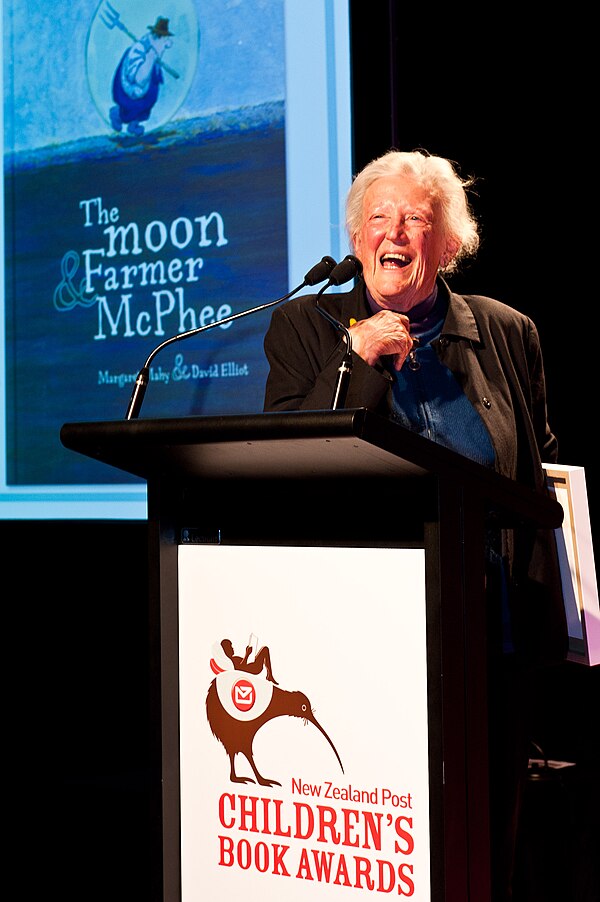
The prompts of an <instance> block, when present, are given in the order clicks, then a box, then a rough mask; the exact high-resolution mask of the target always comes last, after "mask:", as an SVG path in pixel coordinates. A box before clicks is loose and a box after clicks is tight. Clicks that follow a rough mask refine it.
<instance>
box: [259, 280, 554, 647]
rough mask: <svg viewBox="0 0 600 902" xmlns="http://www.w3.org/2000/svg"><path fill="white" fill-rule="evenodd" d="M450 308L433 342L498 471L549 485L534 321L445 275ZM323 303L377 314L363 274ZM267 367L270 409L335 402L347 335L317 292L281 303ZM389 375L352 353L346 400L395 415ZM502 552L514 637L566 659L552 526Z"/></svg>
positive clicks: (340, 312) (516, 539)
mask: <svg viewBox="0 0 600 902" xmlns="http://www.w3.org/2000/svg"><path fill="white" fill-rule="evenodd" d="M438 290H440V291H444V292H446V293H447V295H448V312H447V315H446V319H445V321H444V325H443V328H442V332H441V335H440V338H439V339H437V340H436V341H435V342H434V346H435V347H436V350H437V353H438V355H439V358H440V361H441V362H442V363H443V364H444V365H445V366H447V367H448V368H449V369H450V370H451V371H452V372H453V373H454V375H455V377H456V378H457V380H458V381H459V383H460V385H461V386H462V388H463V391H464V392H465V395H466V396H467V397H468V399H469V400H470V401H471V403H472V404H473V406H474V407H475V408H476V410H477V411H478V412H479V413H480V415H481V417H482V420H483V422H484V423H485V425H486V427H487V430H488V432H489V434H490V438H491V440H492V444H493V446H494V450H495V455H496V470H497V471H498V472H499V473H501V474H502V475H504V476H507V477H509V478H510V479H514V480H516V481H517V482H519V483H522V484H524V485H527V486H530V487H533V488H535V489H537V490H539V491H543V490H544V486H545V477H544V471H543V469H542V466H541V463H542V461H544V462H545V463H554V462H556V460H557V454H558V448H557V441H556V438H555V436H554V435H553V433H552V431H551V429H550V426H549V425H548V421H547V411H546V389H545V379H544V367H543V361H542V352H541V348H540V341H539V336H538V332H537V329H536V327H535V325H534V323H533V322H532V321H531V319H529V317H527V316H525V315H524V314H522V313H519V312H518V311H517V310H514V309H513V308H511V307H508V306H507V305H506V304H502V303H500V302H499V301H496V300H493V299H492V298H487V297H482V296H479V295H459V294H455V293H453V292H451V291H450V289H449V288H448V286H447V285H446V283H445V282H444V281H443V280H441V279H440V280H438ZM320 303H321V305H322V306H323V307H325V308H326V309H327V310H328V311H329V312H330V313H331V314H332V316H333V317H334V318H335V319H337V320H338V321H340V322H342V323H343V324H344V325H345V326H349V325H350V322H351V320H352V319H356V320H361V319H365V318H366V317H368V316H369V315H370V313H371V311H370V308H369V305H368V303H367V299H366V294H365V285H364V282H363V281H362V279H361V280H358V281H357V284H356V285H355V287H354V288H353V289H352V290H351V291H349V292H345V293H340V294H328V295H325V296H323V297H322V298H321V300H320ZM264 348H265V353H266V356H267V360H268V362H269V366H270V370H269V375H268V378H267V384H266V391H265V402H264V409H265V411H276V410H323V409H327V408H329V407H331V403H332V398H333V395H334V390H335V386H336V381H337V377H338V367H339V365H340V362H341V360H342V358H343V355H344V352H345V349H346V345H345V342H344V340H343V335H342V333H341V332H339V331H338V330H337V329H336V328H335V327H334V326H332V325H331V323H330V322H328V321H327V320H326V319H325V317H323V316H322V315H321V314H320V313H319V312H318V310H317V309H316V304H315V298H314V297H312V296H310V297H306V296H303V297H299V298H295V299H293V300H291V301H288V302H287V303H286V304H284V305H283V306H281V307H279V308H277V309H276V310H275V311H274V313H273V315H272V318H271V324H270V327H269V329H268V331H267V333H266V336H265V341H264ZM391 386H392V377H391V376H390V374H389V373H388V371H387V370H385V369H383V368H380V367H371V366H369V365H368V364H367V363H366V362H365V361H364V360H362V358H360V357H359V356H358V355H356V354H353V364H352V377H351V380H350V384H349V388H348V394H347V396H346V399H345V406H346V407H348V408H352V407H368V408H370V409H371V410H375V411H377V412H379V413H382V414H384V415H387V414H389V411H390V403H391V395H392V392H391ZM502 552H503V555H504V557H505V560H506V562H507V564H508V567H509V573H510V578H511V590H512V591H511V616H512V622H513V640H514V642H515V644H516V646H517V649H518V651H520V652H522V653H523V654H524V655H525V656H526V657H528V658H532V659H534V660H551V661H554V660H561V659H562V658H563V657H564V655H565V653H566V643H567V633H566V625H565V612H564V605H563V600H562V591H561V586H560V574H559V570H558V562H557V559H556V547H555V541H554V535H553V533H552V531H548V530H530V529H519V530H518V531H515V532H514V534H513V531H512V530H511V531H504V532H503V534H502Z"/></svg>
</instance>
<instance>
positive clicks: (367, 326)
mask: <svg viewBox="0 0 600 902" xmlns="http://www.w3.org/2000/svg"><path fill="white" fill-rule="evenodd" d="M409 327H410V322H409V319H408V317H407V316H405V315H404V314H403V313H395V312H394V311H393V310H380V311H379V312H378V313H375V314H374V315H373V316H370V317H368V318H367V319H362V320H360V321H359V322H357V323H354V324H353V325H352V326H350V334H351V336H352V350H353V351H355V352H356V353H357V354H358V356H359V357H362V359H363V360H365V361H366V362H367V363H368V364H369V366H374V365H375V364H376V363H378V362H379V359H380V358H381V357H383V356H390V357H392V358H393V361H394V369H395V370H400V369H401V367H402V364H403V363H404V361H405V360H406V358H407V357H408V355H409V354H410V351H411V349H412V346H413V340H412V338H411V337H410V333H409Z"/></svg>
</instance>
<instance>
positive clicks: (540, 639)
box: [264, 151, 566, 902]
mask: <svg viewBox="0 0 600 902" xmlns="http://www.w3.org/2000/svg"><path fill="white" fill-rule="evenodd" d="M470 185H471V183H470V181H468V180H463V179H462V178H461V177H460V176H459V174H458V172H457V171H456V169H455V168H454V166H453V165H452V164H451V163H450V162H449V161H448V160H446V159H443V158H441V157H437V156H431V155H428V154H426V153H423V152H420V151H418V152H412V153H403V152H398V151H390V152H388V153H386V154H384V155H383V156H382V157H380V158H378V159H376V160H374V161H372V162H371V163H369V164H368V165H367V166H366V167H365V168H364V169H363V170H362V172H360V173H359V174H358V175H357V176H356V178H355V179H354V181H353V184H352V187H351V189H350V192H349V195H348V199H347V207H346V211H347V228H348V233H349V238H350V241H351V246H352V248H353V250H354V253H355V255H356V256H357V257H358V259H359V260H360V262H361V263H362V275H361V277H359V278H358V279H357V280H356V283H355V286H354V287H353V289H352V290H351V291H349V292H343V293H339V294H327V295H326V296H325V295H324V296H322V297H321V299H320V301H319V303H320V305H321V306H323V307H324V308H326V310H327V311H328V312H329V314H330V315H331V316H332V317H333V318H334V319H335V320H337V321H338V322H339V323H341V324H342V325H343V326H344V327H345V328H346V329H348V331H349V334H350V339H351V350H352V376H351V380H350V383H349V386H348V389H347V395H346V398H345V406H346V407H368V408H371V409H372V410H375V411H378V412H380V413H383V414H384V415H386V416H389V417H390V418H392V419H393V420H395V421H397V422H398V423H400V424H402V425H403V426H404V427H406V428H408V429H411V430H414V431H416V432H418V433H420V434H421V435H423V436H426V437H427V438H429V439H431V440H433V441H435V442H440V443H441V444H443V445H446V446H447V447H449V448H452V449H453V450H455V451H457V452H459V453H460V454H463V455H465V456H467V457H469V458H471V459H473V460H475V461H477V462H478V463H480V464H482V465H484V466H489V467H493V468H494V469H495V470H496V471H497V472H499V473H502V474H503V475H505V476H508V477H510V478H511V479H515V480H517V481H519V482H521V483H523V484H526V485H529V486H532V487H535V488H537V489H541V488H542V487H543V485H544V472H543V469H542V464H541V462H542V461H545V462H553V461H555V460H556V456H557V442H556V438H555V436H554V435H553V433H552V431H551V429H550V427H549V425H548V422H547V415H546V395H545V381H544V371H543V363H542V354H541V350H540V341H539V336H538V332H537V330H536V327H535V325H534V323H533V322H532V321H531V320H530V319H529V317H527V316H525V315H524V314H522V313H520V312H518V311H516V310H514V309H512V308H511V307H509V306H507V305H506V304H503V303H501V302H499V301H497V300H493V299H491V298H489V297H484V296H480V295H461V294H456V293H454V292H453V291H451V289H450V287H449V286H448V284H447V282H446V280H445V279H444V277H443V276H444V275H449V274H450V273H452V271H453V270H455V269H456V268H457V266H458V264H459V263H460V262H461V260H463V259H466V258H468V257H470V256H472V255H474V254H475V252H476V251H477V248H478V245H479V233H478V226H477V222H476V220H475V218H474V216H473V214H472V212H471V209H470V205H469V202H468V195H467V191H468V189H469V187H470ZM264 346H265V353H266V356H267V359H268V362H269V366H270V370H269V375H268V378H267V385H266V393H265V403H264V409H265V410H266V411H276V410H316V409H327V408H329V407H331V404H332V398H333V397H334V392H335V387H336V381H337V379H338V368H339V366H340V363H341V362H342V359H343V358H344V355H345V354H346V349H347V342H346V341H345V339H344V334H343V332H342V331H340V330H337V329H336V328H334V327H333V326H332V324H331V322H330V321H328V320H327V319H326V318H325V317H324V316H322V315H321V314H320V313H319V311H318V309H317V305H316V304H315V303H311V299H310V298H306V297H300V298H296V299H294V300H292V301H289V302H288V303H286V304H285V305H283V306H282V307H279V308H277V309H276V310H275V312H274V313H273V316H272V319H271V325H270V327H269V329H268V332H267V334H266V336H265V345H264ZM532 532H533V534H532ZM487 557H488V570H489V575H490V579H489V585H490V586H491V585H492V582H493V584H494V585H496V586H499V585H503V586H505V587H506V586H508V587H509V590H508V591H504V592H503V593H502V599H501V601H502V604H503V607H504V612H505V616H504V618H503V621H504V624H502V623H499V624H498V634H497V635H496V636H494V637H491V639H490V649H491V652H492V654H491V657H492V668H493V673H492V678H491V681H490V687H491V688H490V692H491V693H492V698H491V700H490V710H491V717H492V720H491V739H490V748H491V752H492V761H491V771H492V780H493V787H494V793H493V797H492V824H491V826H492V837H493V839H492V852H493V857H492V860H493V868H494V870H493V883H494V893H495V895H494V898H495V899H498V900H503V902H504V900H507V899H510V898H511V890H510V872H511V859H512V854H513V851H514V842H515V835H516V832H515V812H516V810H517V800H518V795H519V782H520V781H521V782H522V779H523V777H524V776H525V777H526V774H527V757H528V753H527V747H528V739H529V737H528V735H527V732H526V730H525V729H524V728H521V727H522V719H521V713H522V712H521V711H520V710H517V708H518V706H519V704H520V702H521V701H522V700H523V698H524V696H525V693H524V691H523V689H524V688H527V673H528V671H527V669H526V667H527V666H529V665H530V664H531V662H532V661H535V662H536V663H540V662H555V661H560V660H562V658H563V657H564V655H565V652H566V629H565V618H564V607H563V604H562V596H561V593H560V580H559V577H558V571H557V569H556V568H557V565H556V554H555V548H554V547H553V536H552V534H551V533H550V532H543V531H530V530H523V531H518V532H517V531H515V533H514V534H513V533H512V532H503V533H502V535H498V536H495V537H490V547H489V548H488V552H487ZM492 574H495V575H496V576H498V575H499V574H501V579H492ZM499 620H500V618H499ZM507 624H508V625H507ZM505 627H506V628H505ZM494 649H497V651H498V654H497V656H495V655H494ZM499 661H500V662H501V663H500V664H498V662H499ZM494 668H495V669H494ZM511 687H512V691H511ZM511 774H512V776H511ZM517 776H518V779H517ZM495 793H497V795H496V794H495Z"/></svg>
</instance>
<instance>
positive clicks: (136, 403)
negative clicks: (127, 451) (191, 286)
mask: <svg viewBox="0 0 600 902" xmlns="http://www.w3.org/2000/svg"><path fill="white" fill-rule="evenodd" d="M338 266H339V264H337V263H336V261H335V260H334V259H333V257H327V256H325V257H322V259H321V260H319V262H318V263H315V265H314V266H313V267H312V268H311V269H309V271H308V272H307V273H306V275H305V276H304V279H303V280H302V282H301V283H300V285H297V286H296V287H295V288H293V289H292V291H288V293H287V294H284V295H283V296H282V297H280V298H277V299H276V300H274V301H268V302H267V303H266V304H259V305H258V306H257V307H251V308H250V309H249V310H242V311H240V313H233V314H232V315H231V316H226V317H225V318H224V319H219V320H215V321H214V322H212V323H206V324H205V325H204V326H199V327H198V328H197V329H189V330H188V331H187V332H179V333H178V334H177V335H172V336H171V337H170V338H167V339H165V341H163V342H161V343H160V344H159V345H157V346H156V347H155V348H154V350H153V351H151V353H150V354H149V355H148V357H147V358H146V362H145V363H144V365H143V367H142V368H141V370H140V371H139V373H138V375H137V378H136V380H135V385H134V387H133V391H132V393H131V398H130V399H129V406H128V408H127V413H126V414H125V419H126V420H135V419H137V417H138V416H139V413H140V410H141V407H142V404H143V402H144V395H145V394H146V389H147V387H148V383H149V381H150V364H151V363H152V361H153V360H154V358H155V357H156V355H157V354H158V353H159V351H162V349H163V348H166V347H167V345H170V344H173V342H175V341H182V340H183V339H184V338H191V337H192V335H198V334H199V333H200V332H205V331H206V330H207V329H213V328H214V327H215V326H223V325H225V324H226V323H231V322H233V320H235V319H240V317H242V316H248V315H249V314H250V313H259V312H260V311H261V310H266V309H267V308H268V307H273V306H275V304H280V303H281V302H282V301H287V300H288V299H289V298H291V297H292V295H294V294H296V293H297V292H298V291H301V290H302V289H303V288H306V287H307V286H310V285H317V284H318V283H319V282H322V281H323V280H324V279H327V278H329V277H330V276H331V273H332V272H335V270H336V269H337V268H338ZM336 284H337V283H336Z"/></svg>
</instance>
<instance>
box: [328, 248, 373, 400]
mask: <svg viewBox="0 0 600 902" xmlns="http://www.w3.org/2000/svg"><path fill="white" fill-rule="evenodd" d="M361 272H362V263H361V262H360V260H359V259H358V258H357V257H354V256H353V255H352V254H347V255H346V256H345V257H344V259H343V260H342V261H341V262H340V263H338V264H337V266H334V268H333V269H332V270H331V272H330V273H329V278H328V280H327V283H326V284H325V285H324V286H323V288H321V289H320V290H319V293H318V294H317V310H318V311H319V313H320V314H321V315H322V316H324V317H325V319H326V320H329V322H330V323H331V324H332V326H335V328H336V329H337V330H338V331H339V332H343V334H344V338H345V339H346V351H345V354H344V357H343V358H342V362H341V363H340V365H339V367H338V378H337V381H336V385H335V389H334V392H333V398H332V401H331V409H332V410H337V409H338V407H343V406H344V402H345V400H346V394H347V392H348V386H349V384H350V376H351V375H352V337H351V335H350V331H349V330H348V329H347V328H346V326H345V325H344V324H343V323H341V322H340V321H339V320H337V319H336V318H335V317H334V316H332V315H331V313H329V311H328V310H325V308H324V307H321V306H320V304H319V301H320V298H321V295H322V294H323V292H325V291H327V289H328V288H330V287H331V286H332V285H343V283H344V282H349V281H350V279H353V278H354V277H355V276H359V275H360V274H361Z"/></svg>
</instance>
